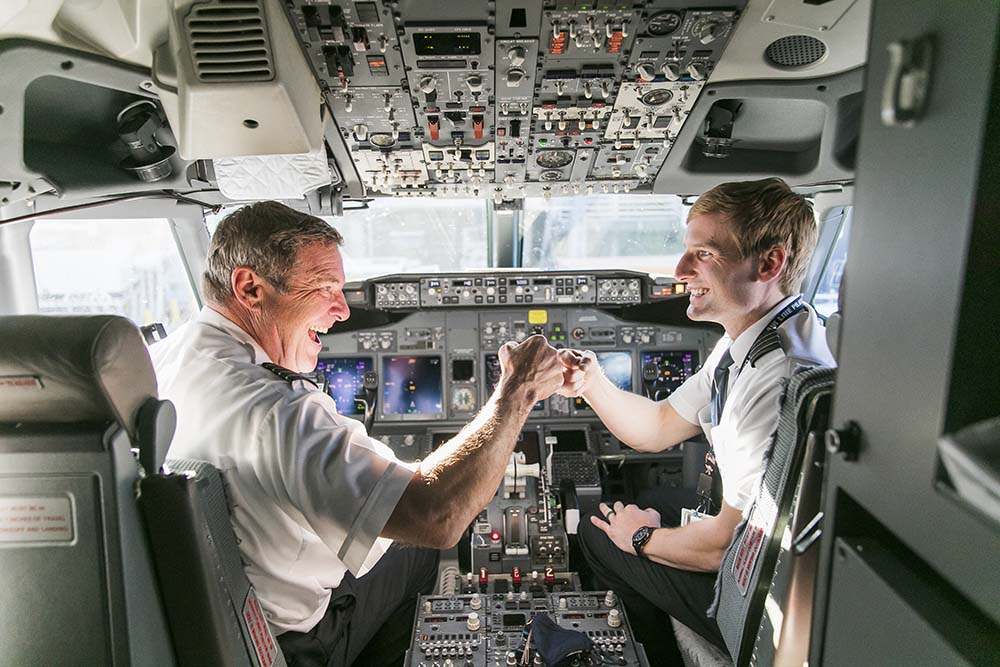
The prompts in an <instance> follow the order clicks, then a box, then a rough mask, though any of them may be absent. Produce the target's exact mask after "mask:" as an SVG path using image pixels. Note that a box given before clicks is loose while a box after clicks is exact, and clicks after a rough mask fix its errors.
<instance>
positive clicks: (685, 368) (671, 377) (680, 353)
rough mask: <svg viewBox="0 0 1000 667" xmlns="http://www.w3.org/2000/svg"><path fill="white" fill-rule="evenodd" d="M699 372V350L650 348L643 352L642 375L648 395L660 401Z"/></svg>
mask: <svg viewBox="0 0 1000 667" xmlns="http://www.w3.org/2000/svg"><path fill="white" fill-rule="evenodd" d="M696 372H698V352H697V350H648V351H646V352H643V353H642V366H641V375H642V382H643V385H644V391H645V394H646V396H648V397H649V398H651V399H653V400H654V401H660V400H663V399H664V398H666V397H667V396H669V395H670V394H672V393H673V392H674V390H676V389H677V387H679V386H681V384H682V383H683V382H684V381H685V380H687V379H688V378H689V377H691V376H692V375H694V374H695V373H696Z"/></svg>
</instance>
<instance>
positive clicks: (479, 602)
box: [469, 593, 483, 609]
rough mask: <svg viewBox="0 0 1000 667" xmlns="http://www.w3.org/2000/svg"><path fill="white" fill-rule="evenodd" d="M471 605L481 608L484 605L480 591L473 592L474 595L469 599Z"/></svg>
mask: <svg viewBox="0 0 1000 667" xmlns="http://www.w3.org/2000/svg"><path fill="white" fill-rule="evenodd" d="M469 606H470V607H472V608H473V609H479V608H480V607H482V606H483V599H482V598H481V597H479V593H473V594H472V597H471V598H470V599H469Z"/></svg>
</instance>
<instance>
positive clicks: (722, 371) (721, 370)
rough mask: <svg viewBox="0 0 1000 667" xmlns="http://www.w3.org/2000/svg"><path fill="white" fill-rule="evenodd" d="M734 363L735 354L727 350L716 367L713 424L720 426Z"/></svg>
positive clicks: (713, 387) (713, 382)
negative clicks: (730, 372) (730, 370)
mask: <svg viewBox="0 0 1000 667" xmlns="http://www.w3.org/2000/svg"><path fill="white" fill-rule="evenodd" d="M732 365H733V355H731V354H729V350H726V351H725V352H724V353H723V354H722V358H721V359H719V365H718V366H716V367H715V374H714V376H713V379H712V426H718V425H719V420H721V419H722V408H724V407H725V406H726V392H727V390H728V389H729V367H730V366H732Z"/></svg>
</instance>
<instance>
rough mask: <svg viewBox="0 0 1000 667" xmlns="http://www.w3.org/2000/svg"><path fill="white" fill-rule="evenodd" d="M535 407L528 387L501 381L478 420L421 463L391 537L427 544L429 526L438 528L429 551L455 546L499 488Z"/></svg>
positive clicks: (392, 523) (390, 528)
mask: <svg viewBox="0 0 1000 667" xmlns="http://www.w3.org/2000/svg"><path fill="white" fill-rule="evenodd" d="M534 402H535V396H534V395H533V394H532V393H531V392H530V390H529V389H527V388H525V387H524V386H523V385H521V386H515V383H514V382H507V383H504V382H502V383H501V385H500V386H499V387H498V388H497V390H496V391H495V392H494V393H493V396H492V397H491V398H490V400H489V401H488V402H487V403H486V405H484V406H483V409H482V410H481V411H480V412H479V414H478V415H477V416H476V418H475V419H473V420H472V421H471V422H470V423H469V424H468V425H466V426H465V428H463V429H462V431H461V432H460V433H459V434H458V435H457V436H455V437H454V438H452V439H451V440H449V441H448V442H446V443H444V444H442V445H441V446H440V447H439V448H438V449H437V450H435V451H434V452H432V453H431V454H430V455H429V456H428V457H427V458H426V459H424V460H423V461H422V462H421V463H420V467H419V469H418V470H417V472H416V473H415V474H414V477H413V480H412V481H411V482H410V485H409V486H408V487H407V490H406V492H405V493H404V495H403V498H402V499H401V500H400V502H399V505H397V508H396V512H394V514H393V517H392V518H391V519H390V524H389V525H387V527H386V528H387V531H386V532H387V533H389V535H388V536H392V537H397V538H398V539H403V540H406V541H411V542H413V541H419V542H420V543H425V539H426V538H425V537H424V536H425V535H427V532H428V531H427V529H426V527H427V526H433V527H434V528H433V529H432V530H431V531H429V532H430V533H431V534H430V535H429V536H428V537H429V539H430V541H431V542H432V544H430V545H429V546H441V545H442V544H446V546H451V545H452V544H454V542H455V541H457V539H458V537H459V536H460V535H461V532H462V531H463V530H464V529H465V527H466V526H468V525H469V523H471V522H472V520H473V519H474V518H475V517H476V515H477V514H478V513H479V512H480V511H482V508H483V507H485V506H486V505H487V504H488V503H489V501H490V499H491V498H492V497H493V495H494V494H495V493H496V490H497V488H498V487H499V486H500V481H501V480H502V478H503V472H504V470H505V468H506V466H507V461H508V460H509V459H510V455H511V453H512V452H513V451H514V446H515V445H516V443H517V438H518V435H519V434H520V432H521V428H522V427H523V425H524V422H525V420H526V419H527V418H528V415H529V414H530V412H531V408H532V406H533V405H534ZM411 532H412V533H414V536H412V537H411V536H410V533H411ZM393 533H395V534H393ZM416 533H420V537H419V538H418V537H416ZM435 543H436V544H435Z"/></svg>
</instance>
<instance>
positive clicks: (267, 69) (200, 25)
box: [184, 0, 274, 83]
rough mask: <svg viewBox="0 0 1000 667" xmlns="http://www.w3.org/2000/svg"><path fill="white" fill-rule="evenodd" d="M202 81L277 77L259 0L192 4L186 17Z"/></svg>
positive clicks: (221, 81) (193, 52)
mask: <svg viewBox="0 0 1000 667" xmlns="http://www.w3.org/2000/svg"><path fill="white" fill-rule="evenodd" d="M184 27H185V28H186V30H187V37H188V43H189V44H190V46H191V55H192V59H193V61H194V68H195V73H196V74H197V76H198V80H199V81H204V82H206V83H229V82H232V83H241V82H250V81H270V80H272V79H273V78H274V65H273V62H272V57H271V43H270V40H269V39H268V34H267V23H266V22H265V18H264V9H263V7H262V6H261V2H260V0H217V1H216V2H215V3H212V4H199V5H195V6H194V7H192V8H191V13H190V14H188V16H187V18H186V19H185V21H184Z"/></svg>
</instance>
